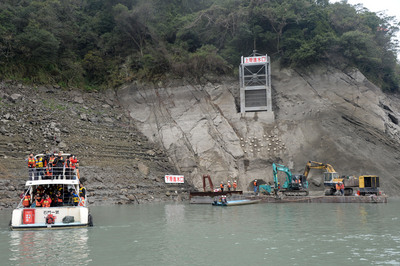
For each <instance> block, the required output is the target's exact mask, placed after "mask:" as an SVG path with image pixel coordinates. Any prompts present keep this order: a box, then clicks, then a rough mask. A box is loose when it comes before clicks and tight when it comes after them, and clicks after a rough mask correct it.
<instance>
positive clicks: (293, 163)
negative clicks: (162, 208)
mask: <svg viewBox="0 0 400 266" xmlns="http://www.w3.org/2000/svg"><path fill="white" fill-rule="evenodd" d="M305 73H308V74H305ZM272 84H273V93H272V94H273V105H274V114H275V120H274V121H272V120H271V116H270V115H269V114H268V113H263V112H258V113H246V114H245V115H241V114H240V113H238V108H237V106H236V105H237V103H238V97H239V88H238V82H237V80H223V81H221V82H220V83H218V84H216V83H214V84H211V83H209V84H207V85H205V86H200V85H190V84H185V85H179V86H177V85H168V84H166V85H159V86H154V87H153V88H149V87H142V86H138V85H134V84H131V85H127V86H125V87H124V88H122V89H120V90H119V91H118V93H117V97H118V99H119V101H120V103H121V105H122V106H124V107H125V108H126V109H127V110H128V111H129V114H130V116H131V118H132V119H133V120H134V121H135V124H136V125H137V127H138V128H139V130H140V131H141V132H142V133H143V134H144V135H145V136H146V137H147V138H148V139H149V140H150V141H152V142H154V143H158V144H159V145H161V146H162V147H164V148H165V150H166V152H167V154H168V156H169V157H170V158H171V160H172V161H173V163H174V165H175V166H176V168H177V171H178V172H179V173H180V174H184V175H185V176H186V177H188V179H189V180H190V181H191V183H192V184H193V185H194V186H196V187H198V188H199V187H200V186H201V178H200V177H201V175H202V174H204V173H209V174H210V175H211V176H212V179H213V180H214V183H219V182H221V181H222V182H224V183H226V182H227V181H228V180H234V179H236V180H238V183H239V187H240V189H243V190H247V189H249V188H251V181H252V180H253V179H258V180H263V181H265V182H272V181H273V177H272V167H271V164H272V162H278V163H283V164H285V165H287V166H289V167H290V168H291V169H292V172H293V173H302V172H303V170H304V167H305V164H306V162H307V161H309V160H313V161H319V162H324V163H330V164H331V165H333V166H334V168H335V169H336V171H338V172H339V174H340V175H355V176H358V175H361V174H376V175H379V176H381V185H382V189H383V190H384V191H385V192H386V193H387V194H389V195H398V188H399V186H400V176H399V174H398V171H397V169H398V166H399V158H400V153H399V149H398V148H399V136H400V135H399V129H400V127H399V125H398V119H399V110H400V109H399V108H400V105H399V103H398V101H397V99H398V98H397V96H394V95H391V96H388V95H385V94H383V93H382V92H381V91H380V89H379V88H377V87H376V86H374V85H373V84H372V83H370V82H369V81H368V80H367V79H366V78H365V77H364V76H363V75H362V74H361V73H360V72H358V71H357V70H352V71H349V72H347V73H344V72H342V71H339V70H337V69H334V68H326V67H320V68H315V69H312V70H311V71H307V72H304V73H298V72H296V71H294V70H289V69H282V70H281V69H279V68H277V67H273V73H272ZM310 179H311V181H312V183H313V189H317V190H322V189H323V188H322V186H321V183H323V180H322V171H319V170H312V173H311V175H310Z"/></svg>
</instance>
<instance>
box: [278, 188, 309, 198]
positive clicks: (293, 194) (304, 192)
mask: <svg viewBox="0 0 400 266" xmlns="http://www.w3.org/2000/svg"><path fill="white" fill-rule="evenodd" d="M283 195H285V196H288V197H296V196H308V190H298V191H284V192H283Z"/></svg>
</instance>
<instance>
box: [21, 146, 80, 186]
mask: <svg viewBox="0 0 400 266" xmlns="http://www.w3.org/2000/svg"><path fill="white" fill-rule="evenodd" d="M26 161H27V162H28V168H29V179H30V180H41V179H58V178H60V179H64V178H65V179H76V177H78V178H79V167H78V166H79V160H78V158H77V157H76V156H75V155H67V156H65V158H64V156H63V154H62V152H59V153H58V154H57V153H49V152H46V153H45V154H44V155H41V154H39V155H36V156H34V155H33V154H32V153H31V154H30V155H29V157H28V158H27V159H26Z"/></svg>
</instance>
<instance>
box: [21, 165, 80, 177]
mask: <svg viewBox="0 0 400 266" xmlns="http://www.w3.org/2000/svg"><path fill="white" fill-rule="evenodd" d="M28 169H29V176H28V180H54V179H64V180H67V179H77V178H78V169H76V168H75V169H73V168H66V167H36V168H28Z"/></svg>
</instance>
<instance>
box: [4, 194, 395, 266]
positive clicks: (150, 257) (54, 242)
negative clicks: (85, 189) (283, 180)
mask: <svg viewBox="0 0 400 266" xmlns="http://www.w3.org/2000/svg"><path fill="white" fill-rule="evenodd" d="M399 203H400V201H399V200H392V199H389V203H387V204H355V203H353V204H332V203H330V204H328V203H326V204H314V203H311V204H310V203H308V204H307V203H305V204H303V203H289V204H254V205H245V206H233V207H213V206H211V205H190V204H186V203H181V204H175V203H165V204H139V205H131V206H107V207H105V206H98V207H91V213H92V215H93V219H94V224H95V226H94V227H91V228H84V229H68V230H49V231H10V230H9V229H8V222H9V220H10V218H11V211H10V210H2V211H0V239H1V241H0V265H114V266H116V265H163V266H166V265H219V266H220V265H400V204H399Z"/></svg>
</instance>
